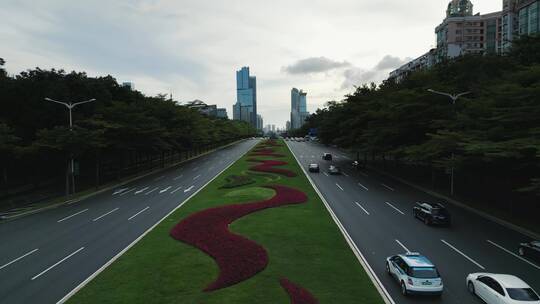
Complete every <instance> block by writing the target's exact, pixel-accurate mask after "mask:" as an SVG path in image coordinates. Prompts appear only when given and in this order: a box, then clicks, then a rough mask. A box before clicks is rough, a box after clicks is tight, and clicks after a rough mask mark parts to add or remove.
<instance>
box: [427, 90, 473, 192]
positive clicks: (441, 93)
mask: <svg viewBox="0 0 540 304" xmlns="http://www.w3.org/2000/svg"><path fill="white" fill-rule="evenodd" d="M428 92H430V93H433V94H438V95H442V96H446V97H449V98H450V99H451V101H452V109H453V111H454V113H455V114H457V112H456V103H457V100H458V99H459V98H460V97H461V96H464V95H468V94H471V92H463V93H459V94H450V93H445V92H439V91H435V90H432V89H428ZM450 195H454V152H453V151H452V167H451V168H450Z"/></svg>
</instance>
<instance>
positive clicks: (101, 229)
mask: <svg viewBox="0 0 540 304" xmlns="http://www.w3.org/2000/svg"><path fill="white" fill-rule="evenodd" d="M185 195H187V194H185ZM166 201H168V200H164V202H166ZM169 202H170V200H169ZM176 205H177V204H174V207H175V206H176ZM158 206H159V205H158ZM170 209H171V208H170V206H166V204H162V208H161V210H160V212H153V213H148V214H144V217H143V216H142V215H141V216H140V217H139V218H137V220H139V221H146V222H147V223H146V225H143V226H141V225H135V226H134V225H131V226H128V225H122V221H126V220H127V221H129V219H126V217H125V216H123V214H119V213H115V214H112V213H111V214H110V215H107V216H106V217H103V218H101V219H100V221H101V220H103V221H104V222H103V223H101V224H100V225H99V226H97V228H95V227H94V228H93V229H92V232H93V233H92V234H88V235H87V234H84V232H85V231H86V229H84V228H81V229H80V230H81V231H80V232H79V231H73V233H72V234H70V235H68V236H67V238H68V239H65V240H56V241H55V242H50V244H49V247H51V246H52V247H53V248H59V247H62V244H65V243H68V244H76V243H77V242H81V241H82V242H83V243H98V244H99V242H98V241H103V240H105V244H104V246H99V245H98V246H97V247H98V248H99V249H98V253H101V252H104V253H106V255H105V258H109V259H110V257H112V256H114V254H116V252H111V250H110V248H109V249H107V250H103V249H104V247H105V246H109V247H111V245H112V246H113V247H114V246H120V247H119V248H123V247H125V246H127V245H128V244H129V243H130V242H131V239H135V238H136V237H137V236H138V235H140V233H142V232H143V231H145V230H146V229H148V228H149V227H150V226H151V225H153V223H155V222H156V221H157V220H159V219H161V218H162V217H163V216H165V215H166V214H167V213H168V212H170ZM152 217H154V219H152ZM148 220H149V221H150V222H148ZM122 227H126V228H127V227H135V228H134V229H132V228H130V230H129V231H127V233H125V231H123V230H125V229H123V228H122ZM141 229H142V230H141ZM130 233H135V234H134V235H132V236H131V237H130ZM80 235H83V236H84V237H82V238H81V237H80ZM107 240H113V241H107ZM107 244H108V245H107ZM49 247H45V248H43V249H41V251H42V252H43V251H45V252H48V251H49V250H48V249H49ZM64 247H65V246H64ZM83 247H84V246H83ZM81 248H82V247H81ZM120 250H121V249H120ZM120 250H117V251H120ZM56 251H58V250H56ZM84 251H86V252H88V250H87V249H86V248H85V250H84ZM113 251H114V248H113ZM57 255H58V254H57V252H52V254H51V253H48V255H43V256H44V257H48V258H43V259H42V261H45V262H50V263H53V261H54V260H55V259H57V258H58V256H57ZM95 256H98V255H96V254H93V255H92V257H95ZM71 261H77V260H76V256H74V257H73V258H70V259H69V260H67V261H65V262H63V263H62V267H65V266H64V265H69V263H70V262H71ZM106 261H107V260H105V261H104V262H103V261H99V258H96V261H92V263H93V262H97V263H98V264H99V263H101V262H103V263H101V264H104V263H105V262H106ZM92 263H89V262H87V263H86V264H85V265H89V264H92ZM78 264H79V263H76V264H75V266H77V265H78ZM53 265H54V264H53ZM32 266H34V265H32ZM59 267H60V266H59ZM100 267H101V265H100ZM31 268H34V267H31ZM98 268H99V267H98ZM60 269H61V268H60ZM82 269H84V267H82ZM90 269H94V270H95V269H97V268H96V267H93V266H92V265H90ZM51 271H53V270H51ZM17 273H18V275H19V278H23V280H22V281H24V277H25V274H24V273H22V272H21V271H18V272H17ZM77 273H78V274H79V275H81V276H82V279H81V280H80V281H82V280H84V278H86V277H87V276H86V274H85V273H84V271H79V272H77ZM88 275H89V274H88ZM26 276H28V275H26ZM64 278H65V277H62V279H64ZM36 280H37V279H36ZM13 281H14V282H20V281H21V280H13ZM80 281H79V282H80ZM44 282H45V281H44ZM49 283H50V282H49ZM73 284H75V283H73ZM77 284H78V283H77ZM23 285H24V284H23ZM49 285H50V284H48V283H47V282H45V283H44V286H42V287H43V288H42V289H39V288H38V287H33V288H36V289H35V290H36V292H37V293H36V294H37V295H39V297H38V298H39V299H41V300H42V299H43V298H42V295H41V294H40V290H41V291H46V293H47V294H48V295H49V296H52V299H54V297H55V296H56V295H55V293H56V292H58V293H60V294H62V292H64V291H62V290H53V291H49V290H48V289H47V286H49ZM64 285H65V284H64ZM74 286H76V284H75V285H74ZM74 286H73V287H74ZM68 289H69V288H68ZM31 290H33V289H30V290H27V289H26V288H24V294H28V295H30V294H31V293H32V292H31ZM16 291H17V290H15V292H10V293H11V294H15V296H14V297H16V298H19V299H21V295H17V292H16ZM68 291H69V290H67V291H66V292H65V293H67V292H68ZM2 293H4V292H2ZM65 293H64V294H65ZM22 299H26V296H23V297H22ZM36 299H37V298H36ZM56 300H58V299H56Z"/></svg>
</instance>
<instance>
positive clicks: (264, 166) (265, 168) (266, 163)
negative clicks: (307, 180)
mask: <svg viewBox="0 0 540 304" xmlns="http://www.w3.org/2000/svg"><path fill="white" fill-rule="evenodd" d="M248 161H250V162H259V163H261V164H260V165H256V166H253V167H250V168H249V170H251V171H258V172H268V173H276V174H281V175H285V176H288V177H295V176H296V173H294V172H292V171H290V170H287V169H278V168H274V167H275V166H284V165H287V164H288V162H284V161H278V160H259V159H253V158H251V159H248Z"/></svg>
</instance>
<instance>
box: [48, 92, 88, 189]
mask: <svg viewBox="0 0 540 304" xmlns="http://www.w3.org/2000/svg"><path fill="white" fill-rule="evenodd" d="M45 100H46V101H51V102H54V103H58V104H61V105H64V106H66V107H67V108H68V110H69V131H71V132H73V116H72V110H73V108H75V107H76V106H78V105H81V104H84V103H89V102H93V101H96V99H94V98H92V99H89V100H85V101H80V102H75V103H72V102H69V103H68V102H61V101H57V100H54V99H51V98H45ZM69 167H70V168H69V172H70V175H71V186H72V190H73V191H72V194H75V166H74V160H73V153H71V154H70V161H69ZM66 184H67V182H66ZM66 195H69V185H67V187H66Z"/></svg>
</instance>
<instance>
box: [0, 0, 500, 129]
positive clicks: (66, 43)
mask: <svg viewBox="0 0 540 304" xmlns="http://www.w3.org/2000/svg"><path fill="white" fill-rule="evenodd" d="M448 1H449V0H408V1H404V0H377V1H374V0H369V1H368V0H272V1H267V0H226V1H225V0H221V1H220V0H114V1H113V0H108V1H104V0H92V1H88V0H87V1H79V0H77V1H73V0H1V1H0V20H2V25H1V26H0V57H2V58H4V59H5V60H6V62H7V64H6V67H7V70H8V71H9V72H10V73H12V74H16V73H19V72H21V71H23V70H26V69H30V68H34V67H41V68H47V69H48V68H63V69H66V70H77V71H86V72H87V73H88V74H89V75H91V76H97V75H108V74H110V75H113V76H114V77H116V79H117V80H118V81H119V82H123V81H131V82H134V83H135V86H136V89H138V90H140V91H141V92H143V93H144V94H146V95H156V94H158V93H172V94H173V97H174V98H175V99H177V100H179V101H188V100H193V99H201V100H204V101H206V102H207V103H211V104H218V105H219V106H220V107H226V108H227V111H228V112H229V116H232V105H233V103H235V99H236V87H235V86H236V80H235V71H236V70H238V69H239V68H241V67H242V66H249V67H250V69H251V73H252V74H254V75H255V76H257V91H258V108H259V112H260V113H261V114H262V115H263V117H264V119H265V124H268V123H271V124H276V125H277V126H284V125H285V121H286V120H287V119H288V116H289V114H288V113H289V111H290V109H289V107H290V90H291V88H292V87H297V88H301V89H304V90H305V91H307V92H308V110H310V111H314V110H316V109H317V108H318V107H322V106H323V105H324V103H325V102H326V101H328V100H332V99H337V100H339V99H341V98H342V96H343V95H345V94H347V93H348V92H351V91H352V90H354V87H353V86H355V85H360V84H362V83H365V82H371V81H375V82H379V81H381V80H383V79H385V78H386V76H387V74H388V73H389V72H390V71H391V70H392V69H394V68H396V67H398V66H400V65H401V64H402V63H403V62H404V61H405V60H407V58H412V57H417V56H419V55H421V54H423V53H424V52H426V51H427V50H429V48H430V47H433V46H434V44H435V34H434V28H435V26H436V25H437V24H439V23H440V22H441V21H442V19H443V18H444V15H445V9H446V6H447V4H448ZM473 3H474V5H475V12H481V13H488V12H493V11H497V10H500V8H501V1H500V0H473Z"/></svg>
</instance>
